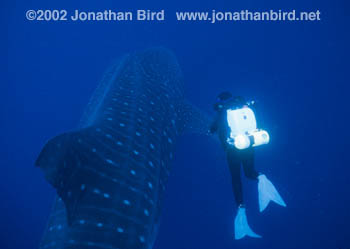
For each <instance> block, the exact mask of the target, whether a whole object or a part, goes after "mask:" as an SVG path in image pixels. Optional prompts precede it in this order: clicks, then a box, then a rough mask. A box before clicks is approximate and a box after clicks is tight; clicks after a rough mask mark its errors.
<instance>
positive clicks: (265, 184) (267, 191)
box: [258, 175, 287, 212]
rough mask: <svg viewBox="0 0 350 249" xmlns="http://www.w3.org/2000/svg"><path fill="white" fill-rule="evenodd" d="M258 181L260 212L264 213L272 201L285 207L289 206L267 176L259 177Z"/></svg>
mask: <svg viewBox="0 0 350 249" xmlns="http://www.w3.org/2000/svg"><path fill="white" fill-rule="evenodd" d="M258 179H259V183H258V191H259V209H260V212H262V211H264V209H265V208H266V207H267V205H268V204H269V203H270V201H274V202H276V203H277V204H279V205H281V206H283V207H286V206H287V205H286V203H285V202H284V201H283V199H282V197H281V196H280V195H279V193H278V192H277V190H276V188H275V186H273V184H272V182H270V181H269V179H267V177H266V176H265V175H259V176H258Z"/></svg>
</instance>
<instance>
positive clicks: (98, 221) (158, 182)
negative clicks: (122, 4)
mask: <svg viewBox="0 0 350 249" xmlns="http://www.w3.org/2000/svg"><path fill="white" fill-rule="evenodd" d="M208 121H209V118H207V117H206V115H204V114H202V113H201V112H200V111H199V110H198V109H195V108H192V107H191V105H189V104H188V103H187V102H186V101H185V100H184V97H183V80H182V75H181V71H180V68H179V66H178V63H177V61H176V58H175V56H174V55H173V54H172V53H171V52H169V51H168V50H166V49H163V48H154V49H149V50H145V51H142V52H137V53H134V54H130V55H127V56H124V57H123V58H121V59H120V60H119V61H118V62H117V63H116V64H115V65H113V66H112V67H111V68H110V70H109V71H108V72H107V73H106V74H105V76H104V78H103V79H102V81H101V82H100V85H99V86H98V87H97V89H96V91H95V93H94V95H93V97H92V98H91V100H90V102H89V104H88V106H87V108H86V111H85V113H84V115H83V117H82V120H81V123H80V125H79V129H77V130H76V131H72V132H67V133H64V134H61V135H59V136H57V137H55V138H53V139H51V140H50V141H49V142H48V143H47V144H46V145H45V147H44V148H43V150H42V152H41V153H40V155H39V157H38V159H37V161H36V165H37V166H39V167H40V168H41V169H42V170H43V172H44V174H45V177H46V179H47V180H48V181H49V183H50V184H51V185H52V186H53V187H55V188H56V190H57V194H58V197H57V198H56V201H55V203H54V207H53V211H52V213H51V215H50V218H49V222H48V226H47V229H46V231H45V233H44V237H43V239H42V241H41V244H40V247H39V248H40V249H46V248H47V249H49V248H50V249H62V248H65V249H73V248H75V249H77V248H79V249H85V248H86V249H87V248H89V249H128V248H130V249H150V248H152V247H153V243H154V240H155V238H156V235H157V231H158V227H159V220H160V213H161V206H162V199H163V194H164V190H165V186H166V182H167V178H168V176H169V171H170V168H169V166H170V163H171V160H172V158H173V153H174V152H173V151H174V146H175V143H176V139H177V137H178V136H179V135H181V134H182V133H183V132H184V131H186V130H192V131H194V132H200V133H203V131H205V130H206V129H207V127H208Z"/></svg>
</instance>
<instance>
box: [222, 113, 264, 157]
mask: <svg viewBox="0 0 350 249" xmlns="http://www.w3.org/2000/svg"><path fill="white" fill-rule="evenodd" d="M227 122H228V126H229V127H230V129H231V133H230V137H229V138H228V139H227V142H228V143H229V144H230V145H233V146H235V147H236V148H237V149H240V150H243V149H247V148H249V147H250V146H252V147H256V146H260V145H263V144H268V143H269V141H270V136H269V134H268V133H267V131H265V130H261V129H257V125H256V119H255V114H254V112H253V110H252V109H250V108H249V107H243V108H240V109H228V110H227Z"/></svg>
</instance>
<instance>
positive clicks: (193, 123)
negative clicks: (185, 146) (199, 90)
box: [178, 100, 212, 135]
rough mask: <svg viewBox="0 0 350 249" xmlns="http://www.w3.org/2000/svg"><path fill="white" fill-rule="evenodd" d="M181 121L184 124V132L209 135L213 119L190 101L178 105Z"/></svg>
mask: <svg viewBox="0 0 350 249" xmlns="http://www.w3.org/2000/svg"><path fill="white" fill-rule="evenodd" d="M178 106H179V112H180V113H181V115H180V119H181V120H182V123H183V125H184V126H183V130H184V131H185V132H188V133H194V134H200V135H208V134H209V129H210V125H211V122H212V119H211V118H210V117H209V115H208V114H207V113H205V112H203V111H202V110H200V109H199V108H198V107H196V106H194V105H193V104H192V103H190V102H189V101H186V100H184V101H182V102H181V103H179V104H178Z"/></svg>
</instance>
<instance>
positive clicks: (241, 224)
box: [235, 207, 261, 240]
mask: <svg viewBox="0 0 350 249" xmlns="http://www.w3.org/2000/svg"><path fill="white" fill-rule="evenodd" d="M245 236H250V237H253V238H261V236H260V235H258V234H256V233H254V232H253V230H252V229H251V228H250V227H249V225H248V221H247V215H246V212H245V208H244V207H239V208H238V212H237V215H236V218H235V239H236V240H239V239H242V238H243V237H245Z"/></svg>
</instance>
